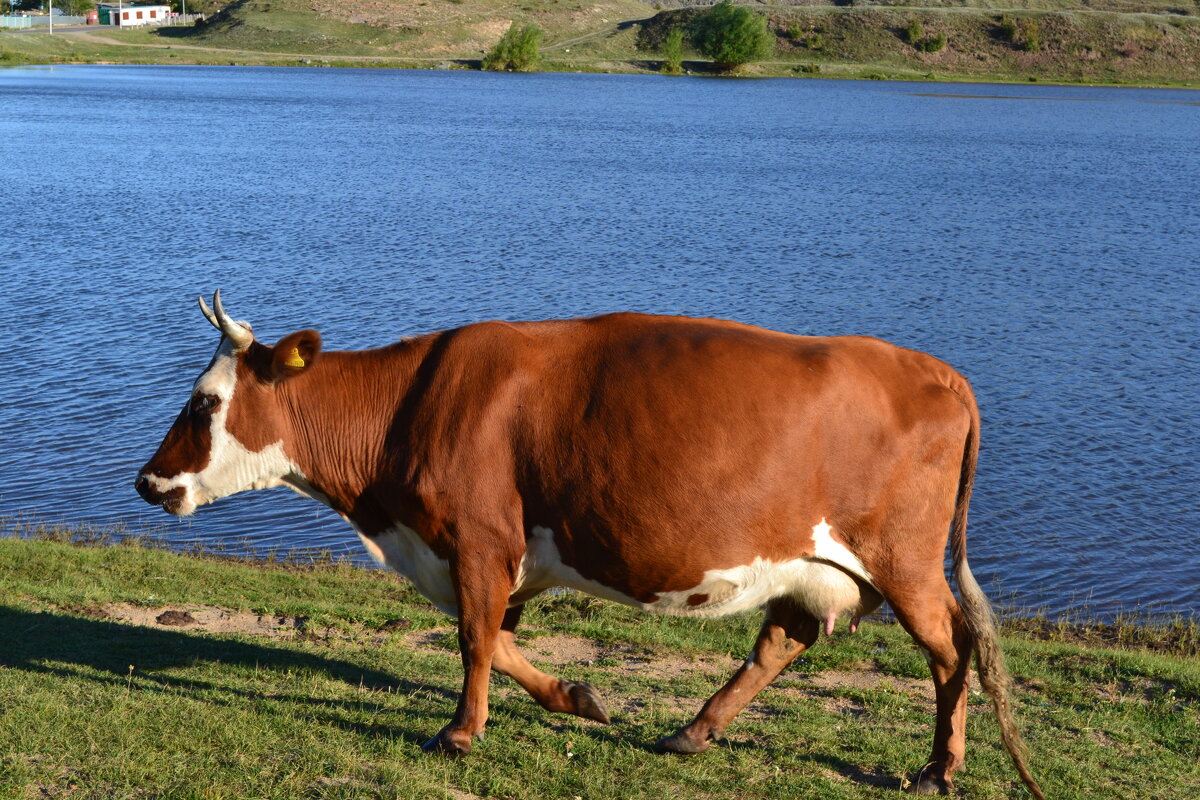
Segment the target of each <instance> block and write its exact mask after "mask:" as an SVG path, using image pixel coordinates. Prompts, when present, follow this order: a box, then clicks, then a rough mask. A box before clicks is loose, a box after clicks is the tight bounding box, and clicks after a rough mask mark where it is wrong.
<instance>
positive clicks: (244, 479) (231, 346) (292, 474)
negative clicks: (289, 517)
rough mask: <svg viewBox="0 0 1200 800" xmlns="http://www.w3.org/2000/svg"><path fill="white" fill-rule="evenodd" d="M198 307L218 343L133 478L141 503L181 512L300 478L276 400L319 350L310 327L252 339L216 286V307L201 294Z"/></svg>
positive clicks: (284, 406) (282, 405) (283, 410)
mask: <svg viewBox="0 0 1200 800" xmlns="http://www.w3.org/2000/svg"><path fill="white" fill-rule="evenodd" d="M200 308H201V310H202V311H203V312H204V316H205V317H207V318H208V321H209V322H211V323H212V324H213V327H215V328H216V329H217V330H219V331H220V332H221V343H220V344H219V345H217V353H216V355H215V356H213V359H212V361H211V362H210V363H209V365H208V368H207V369H206V370H204V372H203V373H201V375H200V377H199V378H197V379H196V382H195V383H194V384H193V385H192V395H191V397H190V398H188V402H187V405H185V406H184V407H183V411H181V412H180V414H179V417H178V418H177V419H176V420H175V424H174V425H172V426H171V430H169V431H167V436H166V438H165V439H163V442H162V444H161V445H159V448H158V452H156V453H155V454H154V457H153V458H151V459H150V461H148V462H147V463H146V466H144V467H142V469H141V471H140V472H139V473H138V477H137V481H136V482H135V483H134V487H135V488H136V489H137V492H138V494H140V495H141V496H142V497H143V498H144V499H145V500H146V502H148V503H150V504H152V505H161V506H162V507H163V509H165V510H166V511H167V512H168V513H171V514H179V515H184V514H191V513H192V512H193V511H195V510H196V507H197V506H200V505H203V504H205V503H211V502H212V501H214V500H216V499H218V498H220V497H225V496H226V495H230V494H234V493H235V492H241V491H245V490H247V489H265V488H269V487H272V486H279V485H281V484H282V483H283V482H284V480H285V479H286V478H294V479H301V480H302V479H303V475H301V474H300V472H299V469H298V468H297V466H296V464H295V463H293V461H292V460H291V458H290V457H289V455H288V453H287V449H286V440H287V439H288V437H289V431H290V425H289V423H288V420H289V417H288V408H289V403H288V402H286V401H282V402H281V389H282V388H283V387H284V386H285V384H286V383H287V382H289V381H292V380H294V379H296V378H298V377H299V376H301V375H304V374H305V373H307V372H308V371H309V370H310V369H311V368H312V366H313V363H314V362H315V361H316V360H317V358H318V356H319V354H320V351H321V335H320V334H319V333H317V332H316V331H311V330H309V331H297V332H296V333H291V334H288V335H287V336H285V337H283V338H282V339H280V340H279V342H278V343H276V345H275V346H274V347H269V346H267V345H263V344H260V343H259V342H257V341H255V339H254V331H253V330H252V329H251V327H250V325H249V324H247V323H245V322H235V321H234V320H232V319H231V318H230V317H229V315H228V314H226V313H225V309H224V308H223V307H222V305H221V292H220V290H218V291H217V293H216V294H215V295H214V296H213V309H214V310H212V311H210V310H209V308H208V306H207V305H206V304H205V302H204V298H200Z"/></svg>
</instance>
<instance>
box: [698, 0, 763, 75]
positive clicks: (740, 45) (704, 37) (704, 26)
mask: <svg viewBox="0 0 1200 800" xmlns="http://www.w3.org/2000/svg"><path fill="white" fill-rule="evenodd" d="M695 25H696V27H695V32H694V34H693V37H692V38H693V41H694V42H695V43H696V46H697V47H698V48H699V50H700V52H701V53H703V54H704V55H706V56H708V57H709V58H711V59H712V60H713V62H715V63H716V64H717V65H718V66H719V67H722V68H724V69H733V68H734V67H738V66H741V65H742V64H749V63H750V62H751V61H757V60H759V59H762V58H766V57H767V56H769V55H771V53H773V52H774V50H775V35H774V34H773V33H771V31H770V30H768V29H767V20H766V17H763V16H762V15H760V14H756V13H754V12H753V11H751V10H750V9H748V8H742V7H741V6H735V5H734V4H733V3H731V2H729V0H723V2H721V3H718V4H717V5H715V6H713V7H712V8H711V9H710V10H709V11H707V12H705V13H704V14H701V15H700V16H699V17H697V18H696V22H695Z"/></svg>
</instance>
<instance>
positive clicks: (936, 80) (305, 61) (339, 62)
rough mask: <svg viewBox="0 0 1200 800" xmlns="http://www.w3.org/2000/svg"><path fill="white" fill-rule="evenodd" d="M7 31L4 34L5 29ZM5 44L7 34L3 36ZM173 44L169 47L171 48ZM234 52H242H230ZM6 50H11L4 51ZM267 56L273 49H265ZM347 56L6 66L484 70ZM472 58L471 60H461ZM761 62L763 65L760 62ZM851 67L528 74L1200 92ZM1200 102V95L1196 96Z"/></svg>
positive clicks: (9, 64) (1190, 86)
mask: <svg viewBox="0 0 1200 800" xmlns="http://www.w3.org/2000/svg"><path fill="white" fill-rule="evenodd" d="M0 35H2V34H0ZM0 44H3V39H0ZM168 49H169V47H168ZM229 52H230V53H231V54H232V55H238V54H240V51H229ZM0 55H7V54H5V53H3V51H2V50H0ZM263 55H267V54H263ZM347 58H348V57H347V56H338V57H332V58H328V57H322V56H317V55H312V56H298V55H297V56H291V55H289V56H288V57H285V58H279V57H277V56H272V57H270V58H263V59H250V58H241V59H238V58H228V59H222V60H221V61H219V62H218V61H201V60H195V61H190V60H187V59H178V58H172V59H170V60H167V59H163V60H91V59H89V60H49V59H32V58H31V59H29V60H25V61H8V60H4V59H2V58H0V70H3V69H20V68H23V67H72V66H81V67H88V66H92V67H270V68H283V69H288V68H309V69H312V68H322V69H378V70H426V71H435V72H483V71H484V70H482V69H480V68H478V67H472V66H466V65H463V64H460V63H454V64H452V65H447V64H446V63H445V61H446V59H433V58H430V59H428V61H429V62H431V63H416V61H415V60H414V59H413V58H411V57H398V58H396V59H393V60H384V59H380V58H378V57H374V56H363V57H361V58H362V60H361V61H351V60H346V59H347ZM462 60H469V59H460V60H459V61H462ZM432 62H437V63H432ZM760 66H761V65H760ZM851 69H853V67H851V66H847V67H846V70H847V71H846V73H844V74H841V73H836V72H826V73H819V74H804V73H798V72H795V71H793V70H781V71H779V72H773V71H766V70H764V71H758V72H755V73H742V74H732V75H723V74H718V73H714V72H711V71H687V72H685V73H684V74H682V75H663V74H661V73H660V72H658V71H657V70H650V69H639V68H637V67H634V66H628V67H627V68H624V69H621V68H613V67H611V66H609V67H589V66H587V65H581V64H565V65H552V64H543V65H542V67H541V68H539V69H538V70H536V71H534V72H529V73H523V74H553V75H645V76H657V77H661V78H664V79H687V78H693V79H699V80H801V81H803V80H828V81H877V82H880V83H914V84H928V85H930V86H958V85H980V86H1049V87H1062V88H1085V89H1131V90H1147V89H1150V90H1155V89H1158V90H1171V91H1179V92H1200V78H1197V79H1195V80H1190V79H1180V80H1178V81H1162V82H1128V81H1090V80H1083V81H1071V80H1066V79H1045V80H1043V79H1037V80H1033V79H1026V80H1020V79H1017V78H1007V77H1005V76H1003V75H957V74H938V75H934V76H928V75H920V74H912V75H905V74H900V73H891V74H870V75H862V74H850V70H851ZM1195 102H1196V104H1200V100H1197V101H1195Z"/></svg>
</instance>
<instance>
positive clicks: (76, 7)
mask: <svg viewBox="0 0 1200 800" xmlns="http://www.w3.org/2000/svg"><path fill="white" fill-rule="evenodd" d="M54 7H55V8H61V9H62V12H63V13H64V14H70V15H72V16H77V17H79V16H83V15H84V14H86V13H88V12H89V11H93V10H95V8H96V2H95V0H54Z"/></svg>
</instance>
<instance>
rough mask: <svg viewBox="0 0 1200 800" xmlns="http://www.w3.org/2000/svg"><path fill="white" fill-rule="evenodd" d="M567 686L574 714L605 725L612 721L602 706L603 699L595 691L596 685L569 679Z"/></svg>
mask: <svg viewBox="0 0 1200 800" xmlns="http://www.w3.org/2000/svg"><path fill="white" fill-rule="evenodd" d="M568 686H569V687H570V688H569V689H567V693H568V694H569V695H571V700H572V701H574V703H575V714H576V716H580V717H583V718H585V719H594V720H596V722H603V723H604V724H605V725H607V724H608V723H610V722H612V719H611V718H610V717H609V716H608V711H607V710H606V709H605V708H604V701H603V700H601V699H600V695H599V693H597V692H596V687H594V686H592V685H591V684H590V683H586V682H584V681H571V682H569V683H568Z"/></svg>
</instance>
